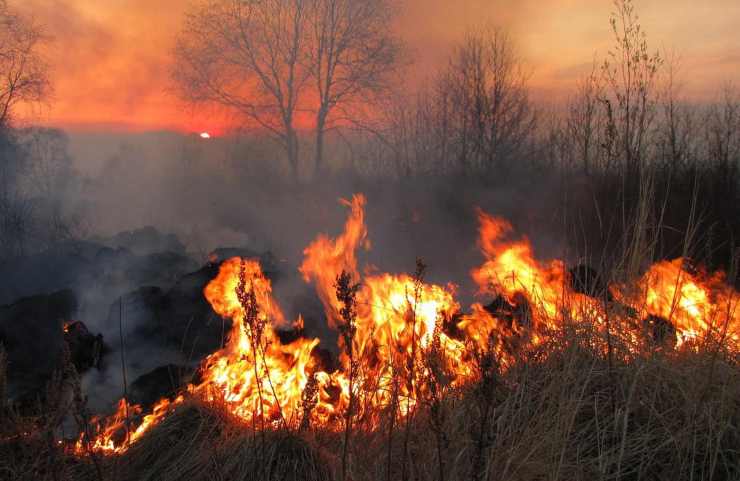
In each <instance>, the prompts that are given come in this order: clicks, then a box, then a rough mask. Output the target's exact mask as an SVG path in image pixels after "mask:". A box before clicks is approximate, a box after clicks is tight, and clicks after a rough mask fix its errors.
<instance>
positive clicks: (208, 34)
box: [173, 0, 308, 178]
mask: <svg viewBox="0 0 740 481" xmlns="http://www.w3.org/2000/svg"><path fill="white" fill-rule="evenodd" d="M306 14H307V0H203V1H201V2H200V3H199V4H197V6H195V7H194V8H193V10H191V11H190V12H189V13H188V14H187V18H186V22H185V26H184V28H183V29H182V31H181V33H180V35H179V37H178V39H177V44H176V48H175V59H176V62H175V68H174V71H173V77H174V80H175V83H176V85H177V87H178V91H179V93H180V94H181V95H182V96H183V97H185V98H186V99H188V100H190V101H194V102H206V103H216V104H220V105H222V106H225V107H228V108H230V109H233V110H236V111H237V112H239V113H240V114H242V115H244V116H246V117H247V118H248V119H250V120H251V121H253V122H255V123H256V124H257V125H258V126H259V127H261V128H263V129H265V130H266V131H268V132H269V133H270V134H272V136H273V137H274V138H275V139H277V140H278V141H279V142H280V144H281V145H282V146H283V148H284V149H285V152H286V154H287V157H288V163H289V165H290V169H291V171H292V173H293V176H294V177H296V178H297V176H298V161H299V139H298V133H297V130H296V115H297V113H298V110H299V108H300V105H301V104H300V102H301V94H302V93H303V89H304V86H305V83H306V80H307V78H308V76H307V72H306V71H305V69H303V68H302V67H301V62H302V60H303V57H304V51H305V46H304V45H303V42H304V41H305V38H306V35H305V31H304V29H305V27H306Z"/></svg>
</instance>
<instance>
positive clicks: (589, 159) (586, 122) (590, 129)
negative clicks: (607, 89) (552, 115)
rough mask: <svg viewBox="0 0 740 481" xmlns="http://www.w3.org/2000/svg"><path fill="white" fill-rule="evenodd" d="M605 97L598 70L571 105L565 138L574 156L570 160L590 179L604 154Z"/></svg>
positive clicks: (579, 90)
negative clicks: (603, 112)
mask: <svg viewBox="0 0 740 481" xmlns="http://www.w3.org/2000/svg"><path fill="white" fill-rule="evenodd" d="M601 96H602V86H601V84H600V82H599V78H598V75H597V72H596V69H594V70H592V71H591V73H590V74H589V75H588V76H586V77H585V78H584V79H582V80H581V82H580V83H579V85H578V90H577V91H576V94H575V96H574V97H573V98H572V99H571V101H570V103H569V105H568V112H567V116H566V119H565V137H566V139H567V143H568V147H569V150H570V153H571V155H572V158H571V159H568V160H570V161H573V162H576V163H577V164H580V165H582V167H583V173H584V174H586V175H589V174H590V173H591V172H592V170H593V169H594V167H595V165H594V164H596V163H597V162H598V160H599V159H600V154H601V149H600V141H601V139H600V134H601V132H602V131H603V125H602V124H603V115H601V109H600V104H599V99H600V98H601Z"/></svg>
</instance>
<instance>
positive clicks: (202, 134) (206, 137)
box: [200, 132, 211, 139]
mask: <svg viewBox="0 0 740 481" xmlns="http://www.w3.org/2000/svg"><path fill="white" fill-rule="evenodd" d="M200 138H201V139H210V138H211V134H209V133H208V132H201V134H200Z"/></svg>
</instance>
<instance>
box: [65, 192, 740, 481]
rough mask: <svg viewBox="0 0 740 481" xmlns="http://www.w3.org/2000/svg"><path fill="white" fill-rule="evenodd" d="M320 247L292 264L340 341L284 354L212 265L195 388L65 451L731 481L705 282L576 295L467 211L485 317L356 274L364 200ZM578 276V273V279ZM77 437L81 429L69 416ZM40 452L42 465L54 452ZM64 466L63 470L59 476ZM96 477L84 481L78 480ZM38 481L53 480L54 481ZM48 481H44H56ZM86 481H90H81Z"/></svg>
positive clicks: (169, 469) (119, 470) (732, 319)
mask: <svg viewBox="0 0 740 481" xmlns="http://www.w3.org/2000/svg"><path fill="white" fill-rule="evenodd" d="M346 204H347V205H348V206H349V207H350V215H349V217H348V220H347V223H346V225H345V232H344V233H343V234H342V235H340V236H338V237H337V238H336V239H331V238H329V237H327V236H320V237H319V238H318V239H317V240H316V241H315V242H314V243H312V244H311V245H310V246H309V247H308V248H307V249H306V250H305V261H304V263H303V265H302V266H301V272H302V273H303V276H304V278H305V280H306V281H307V282H312V283H314V284H315V287H316V289H317V292H318V295H319V298H320V299H321V300H322V302H323V304H324V307H325V309H326V317H327V319H328V320H329V323H330V325H331V326H332V327H333V328H335V329H337V330H338V331H339V333H340V336H339V345H338V346H337V347H338V348H339V358H338V367H339V369H336V370H333V369H328V368H327V366H326V364H325V363H324V362H322V358H321V356H318V355H317V347H318V346H319V344H320V341H319V340H318V339H307V338H303V337H295V336H293V337H291V339H290V340H286V341H284V342H283V341H282V340H281V337H280V336H279V335H278V329H285V328H287V327H290V326H292V327H294V328H300V327H301V326H302V320H301V319H300V318H299V319H297V320H296V321H294V322H293V323H289V322H288V321H287V320H286V319H285V317H284V315H283V313H282V311H281V309H280V306H279V305H278V304H277V302H276V301H275V299H274V298H273V297H272V286H271V283H270V281H269V280H268V279H267V278H266V277H265V276H264V275H263V274H262V271H261V269H260V266H259V263H258V262H257V261H255V260H248V259H239V258H234V259H231V260H228V261H226V262H224V263H223V265H222V266H221V269H220V272H219V274H218V276H217V277H216V278H215V279H213V281H212V282H211V283H210V284H209V285H208V286H207V287H206V289H205V291H204V294H205V296H206V298H207V299H208V301H209V302H210V304H211V305H212V306H213V308H214V310H215V311H216V312H217V313H219V314H220V315H221V316H224V317H229V318H231V319H232V321H233V328H232V332H231V335H230V337H229V340H228V343H227V344H226V346H225V347H224V348H223V349H221V350H219V351H217V352H215V353H213V354H212V355H211V356H209V357H208V358H207V359H206V360H205V361H204V362H203V364H202V366H201V368H200V373H199V376H197V378H198V379H199V381H198V382H196V383H193V384H191V385H189V386H188V387H187V389H185V390H184V391H183V392H182V393H181V394H180V395H179V396H177V397H176V398H174V399H164V400H162V401H161V402H160V403H158V404H157V405H156V406H155V407H154V409H153V410H152V412H150V413H143V412H141V410H140V408H138V407H137V406H130V405H128V404H127V403H126V402H125V401H122V402H121V403H120V404H119V409H118V411H117V413H116V414H115V415H113V416H111V417H109V418H107V419H98V420H93V421H92V423H91V424H90V425H88V424H87V423H86V422H83V423H81V424H83V425H84V429H82V434H81V435H80V437H79V439H78V440H77V441H76V442H75V443H74V445H73V446H70V447H68V449H67V452H68V456H67V457H66V458H64V459H66V460H67V461H66V462H71V463H72V468H71V471H70V472H71V473H73V475H74V476H77V477H79V476H83V477H84V476H88V477H90V476H95V477H97V478H98V479H100V478H104V479H116V480H118V479H122V480H124V479H152V480H155V479H156V480H160V479H161V480H169V479H173V480H174V479H183V478H186V479H203V480H206V479H229V480H232V479H234V480H239V479H310V480H313V479H342V480H349V479H353V480H365V479H367V480H376V479H387V480H388V481H390V480H392V479H402V480H404V481H406V480H411V479H414V480H416V479H419V480H421V479H438V480H456V479H472V480H483V479H514V480H516V479H521V480H529V479H575V480H580V479H583V480H590V479H658V480H660V479H714V480H731V479H738V477H740V461H738V460H739V459H740V451H738V449H739V448H738V446H740V434H739V426H740V366H739V365H738V352H740V350H738V342H740V337H739V336H740V309H738V307H739V306H738V301H739V300H740V299H739V298H738V293H737V292H736V291H735V290H733V289H732V288H730V287H729V286H728V285H726V284H725V282H724V278H723V276H722V275H721V274H711V275H710V274H706V273H703V272H701V271H700V270H698V269H695V268H691V267H690V266H688V263H687V262H686V261H684V260H681V259H678V260H675V261H672V262H660V263H657V264H655V265H653V266H652V267H651V268H649V269H648V270H647V271H646V272H645V273H644V274H643V275H642V276H641V277H640V278H638V279H626V280H625V279H622V280H621V281H620V282H600V283H598V285H599V286H601V287H600V288H593V287H594V286H590V288H588V289H586V288H585V287H588V286H584V285H583V284H584V281H585V280H586V279H587V278H588V275H583V276H582V277H583V279H580V280H579V281H578V282H576V280H575V279H574V276H575V275H576V274H574V272H575V271H568V270H567V269H566V267H565V264H564V263H563V262H562V261H558V260H553V261H549V262H541V261H539V260H537V259H536V257H535V256H534V253H533V252H532V249H531V246H530V244H529V242H528V241H527V240H526V239H524V238H522V239H513V240H512V239H511V237H512V232H511V226H510V225H509V224H508V223H507V222H506V221H504V220H502V219H496V218H493V217H491V216H488V215H487V214H485V213H483V212H480V213H479V218H480V225H481V228H480V247H481V250H482V253H483V255H484V258H485V260H484V263H483V264H482V265H481V266H479V267H476V268H474V269H473V270H472V272H471V274H472V276H473V278H474V279H475V280H476V281H477V283H478V286H479V290H480V294H481V295H482V296H488V298H489V299H490V298H491V297H493V298H494V301H493V302H491V303H490V304H487V305H484V304H483V303H477V304H474V305H473V306H471V308H470V309H469V310H467V311H465V312H464V311H463V310H462V309H461V307H460V305H459V304H458V303H457V301H456V300H455V287H454V286H452V285H447V286H439V285H433V284H428V283H426V282H425V280H424V273H425V268H426V266H425V265H424V264H423V263H422V262H421V261H419V262H417V269H416V272H415V273H414V274H413V275H406V274H388V273H381V274H374V273H365V274H364V275H362V274H360V270H359V268H358V266H357V258H356V255H355V251H356V250H357V249H358V248H359V247H360V246H367V245H369V244H368V242H367V229H366V228H365V225H364V212H363V207H364V198H363V197H362V196H355V197H354V198H353V199H352V201H350V202H346ZM581 271H582V272H589V271H588V270H585V269H581ZM78 418H80V419H82V420H83V421H85V420H86V418H85V417H84V416H78ZM52 447H53V446H52ZM70 460H71V461H70ZM93 468H94V469H93ZM51 472H52V474H54V473H58V472H61V471H59V470H52V471H51ZM52 479H59V478H57V477H54V478H52ZM93 479H95V478H93Z"/></svg>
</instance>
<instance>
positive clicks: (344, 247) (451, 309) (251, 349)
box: [76, 195, 740, 454]
mask: <svg viewBox="0 0 740 481" xmlns="http://www.w3.org/2000/svg"><path fill="white" fill-rule="evenodd" d="M343 203H344V204H345V205H346V206H347V207H349V208H350V213H349V217H348V219H347V222H346V223H345V226H344V232H343V233H342V234H340V235H339V236H338V237H336V238H335V239H332V238H330V237H328V236H327V235H323V234H322V235H320V236H319V237H318V238H317V239H316V240H315V241H314V242H313V243H311V244H310V245H309V246H308V247H307V248H306V249H305V251H304V255H305V257H304V261H303V263H302V265H301V266H300V272H301V274H302V275H303V278H304V280H305V281H306V282H309V283H313V284H314V285H315V288H316V291H317V293H318V295H319V297H320V299H321V301H322V303H323V305H324V308H325V312H326V317H327V320H328V322H329V325H330V326H331V327H333V328H338V327H339V326H340V325H341V324H340V323H341V322H342V319H341V316H340V308H341V307H342V304H341V303H340V301H339V300H338V299H337V297H336V281H337V276H338V275H339V274H340V273H342V272H343V271H344V272H347V273H349V274H350V276H351V277H352V279H353V282H359V283H360V287H359V289H358V291H357V294H356V320H355V328H356V330H355V333H354V336H353V337H352V349H351V351H352V356H353V359H350V358H349V356H348V354H347V351H348V350H347V349H346V347H347V346H344V345H343V343H344V340H343V338H342V337H340V346H339V347H340V348H342V354H341V355H340V357H339V369H338V370H336V371H333V372H329V371H328V370H326V369H325V367H324V366H323V365H322V363H321V362H320V361H319V360H318V358H317V356H315V352H316V348H317V346H318V345H319V340H318V339H306V338H299V339H296V340H294V341H292V342H290V343H287V344H283V343H281V341H280V338H279V336H278V331H277V329H279V328H285V327H288V323H287V322H286V320H285V317H284V315H283V312H282V310H281V309H280V306H279V305H278V304H277V302H276V301H275V299H274V298H273V296H272V285H271V283H270V281H269V279H267V278H266V277H265V276H264V274H263V273H262V271H261V269H260V266H259V262H258V261H256V260H244V259H240V258H234V259H230V260H227V261H225V262H224V263H223V264H222V265H221V268H220V271H219V273H218V275H217V277H216V278H215V279H213V280H212V281H211V282H210V283H209V284H208V286H206V288H205V290H204V294H205V297H206V299H207V300H208V302H209V303H210V304H211V306H212V307H213V309H214V310H215V311H216V312H217V313H218V314H219V315H221V316H223V317H228V318H231V319H232V320H233V327H232V330H231V334H230V337H229V339H228V342H227V344H226V346H224V348H223V349H221V350H219V351H217V352H216V353H214V354H212V355H210V356H209V357H208V358H206V359H205V360H204V362H203V364H202V366H201V371H202V376H201V378H202V380H201V382H200V383H198V384H197V385H191V386H188V388H187V391H188V392H189V393H190V395H193V396H200V397H201V398H202V399H206V400H220V401H222V402H223V404H224V405H225V407H226V408H227V409H228V410H229V411H230V412H231V413H233V414H234V415H236V416H238V417H239V418H241V419H243V420H244V421H246V422H247V423H252V424H253V425H254V426H257V425H259V426H260V428H261V429H264V428H266V427H278V426H281V425H282V426H287V427H296V426H297V425H298V424H299V423H301V424H302V423H303V422H310V423H311V424H314V425H318V426H321V427H322V428H325V429H333V428H334V427H336V426H337V425H338V423H337V421H339V420H341V417H342V416H343V415H344V413H345V412H346V410H347V409H348V406H349V399H350V395H351V393H350V380H349V377H348V372H349V371H350V366H351V365H356V366H357V369H356V372H357V378H356V379H355V382H356V384H355V385H354V386H355V388H356V387H357V386H360V387H361V388H362V391H363V392H365V393H370V395H363V396H362V397H361V398H360V399H358V400H357V405H356V415H357V416H358V417H360V418H362V419H363V420H365V421H366V425H367V426H369V427H371V428H372V427H373V426H377V423H378V421H379V416H380V415H381V413H383V412H386V411H387V408H388V407H389V406H391V405H393V404H392V403H394V402H396V403H397V404H396V405H397V409H398V411H397V412H398V413H399V414H400V415H402V416H404V415H407V414H408V413H409V412H410V411H411V410H413V409H414V408H415V407H416V406H417V404H418V403H419V401H420V400H421V399H422V398H423V397H424V396H426V395H427V394H428V392H429V389H430V384H429V379H430V377H431V376H432V375H436V373H435V372H433V371H434V370H435V369H437V368H439V369H442V370H443V371H444V372H445V373H447V377H448V379H447V382H448V383H449V385H450V386H452V387H456V386H462V385H464V384H465V383H468V382H470V381H472V380H474V379H475V378H476V376H477V375H478V374H477V373H478V370H477V366H476V352H479V351H480V350H482V349H493V351H494V354H495V356H496V358H497V361H498V363H499V365H500V366H501V368H502V369H506V368H507V367H508V366H510V365H511V364H513V363H514V362H515V361H516V359H517V355H519V354H521V353H523V352H524V351H526V349H529V348H535V347H537V346H539V345H540V344H542V342H544V341H545V340H546V339H547V338H548V336H549V335H550V333H552V332H557V331H558V330H559V329H562V328H563V327H564V326H565V325H566V324H569V323H573V324H578V323H581V324H588V325H591V326H593V327H594V328H595V329H596V332H604V331H605V330H609V333H610V334H613V335H619V336H622V337H623V338H626V339H627V340H629V341H630V342H632V343H633V344H632V345H635V346H637V345H638V343H639V341H640V340H641V338H642V337H644V332H641V330H640V328H639V325H640V323H641V322H642V323H645V322H647V320H648V319H649V316H657V317H660V318H662V319H664V320H665V322H666V323H668V324H669V325H670V326H672V328H673V329H675V332H676V337H677V341H678V342H677V343H676V345H677V347H681V346H683V345H685V344H687V343H688V341H698V340H701V339H704V338H706V337H707V336H710V335H711V336H713V337H715V338H718V339H722V340H723V341H725V342H726V343H727V345H728V346H731V347H732V349H737V345H738V343H739V342H740V310H738V302H737V299H738V293H737V292H736V291H735V290H733V289H732V288H730V287H729V286H727V285H726V284H725V283H724V277H723V276H722V275H721V274H715V275H712V276H707V275H703V274H700V273H690V272H687V270H686V269H685V268H684V264H685V262H684V261H683V260H682V259H677V260H674V261H671V262H667V261H666V262H658V263H656V264H655V265H653V266H652V267H651V268H650V269H649V270H648V272H646V273H645V275H644V276H643V277H642V278H641V279H639V280H637V281H636V282H634V283H633V284H632V285H612V286H609V290H610V292H611V294H612V295H613V296H614V298H615V299H616V300H611V299H606V298H605V299H596V298H593V297H590V296H588V295H585V294H582V293H579V292H576V291H575V290H574V288H573V287H572V283H571V282H570V278H569V276H570V274H569V273H568V271H567V270H566V266H565V263H564V262H562V261H559V260H552V261H549V262H541V261H538V260H537V259H536V258H535V256H534V253H533V251H532V247H531V245H530V243H529V241H528V240H527V239H526V238H521V239H518V240H506V237H508V236H510V235H511V233H512V227H511V225H510V224H509V223H508V222H507V221H505V220H503V219H498V218H494V217H491V216H489V215H488V214H486V213H485V212H483V211H480V210H479V211H478V217H479V221H480V232H479V234H480V236H479V246H480V248H481V251H482V253H483V255H484V257H485V261H484V263H483V264H482V265H481V266H480V267H477V268H475V269H473V270H472V271H471V275H472V277H473V279H474V280H475V281H476V283H477V284H478V290H479V294H482V295H492V296H496V299H497V300H496V301H495V303H494V305H493V306H492V307H491V306H489V307H484V306H483V305H482V304H481V303H476V304H474V305H473V306H471V309H470V311H469V312H468V313H467V314H464V315H462V314H460V305H459V304H458V303H457V301H456V300H455V287H454V286H453V285H447V286H439V285H433V284H427V283H425V282H423V279H421V278H420V277H421V276H418V277H414V276H409V275H406V274H397V275H394V274H388V273H382V274H376V275H369V274H366V275H365V276H364V278H363V276H361V275H360V271H359V269H358V266H357V257H356V251H357V249H358V248H359V247H365V248H369V242H368V240H367V229H366V227H365V223H364V210H363V209H364V205H365V198H364V197H363V196H362V195H355V196H354V197H353V198H352V200H351V201H343ZM614 317H617V320H618V321H619V322H609V321H610V319H613V318H614ZM302 323H303V320H302V318H300V317H299V318H298V319H297V320H296V321H295V322H294V323H293V324H292V325H293V326H294V327H302V325H303V324H302ZM476 350H477V351H476ZM432 352H433V353H434V355H435V356H436V357H437V363H438V364H437V365H432V364H430V363H429V362H427V357H428V356H429V355H430V353H432ZM353 363H356V364H353ZM435 366H436V367H435ZM309 398H311V399H309ZM183 400H184V397H183V395H180V396H179V397H177V398H176V399H175V400H173V401H169V400H167V399H164V400H162V401H160V402H159V403H158V404H157V405H156V406H155V407H154V409H153V411H152V413H151V414H148V415H146V416H144V417H143V418H142V419H141V421H140V422H139V423H138V425H137V427H136V428H135V429H133V430H132V429H129V428H128V425H129V424H130V423H131V420H132V419H139V418H140V417H141V409H140V408H139V407H138V406H129V405H128V404H127V403H126V402H125V401H121V402H120V403H119V409H118V411H117V412H116V414H114V415H113V416H111V417H110V418H108V419H107V420H105V421H104V422H97V421H96V424H97V425H98V428H97V429H96V432H95V433H94V434H92V435H91V436H90V437H89V438H87V437H86V436H85V435H84V434H83V435H82V436H81V437H80V439H79V440H78V442H77V447H76V451H77V452H78V453H80V454H82V453H84V452H89V451H90V450H92V451H98V452H103V453H110V454H116V453H121V452H123V451H125V450H126V449H127V447H128V446H129V445H130V444H131V443H133V442H136V441H137V440H138V439H140V438H141V436H142V435H143V434H144V433H145V432H146V431H147V430H149V429H150V428H151V427H152V426H154V425H156V424H158V423H159V422H161V421H162V420H163V419H165V418H166V416H167V414H168V413H169V412H170V410H171V408H172V407H173V406H176V405H177V404H180V403H181V402H182V401H183ZM126 433H128V435H126Z"/></svg>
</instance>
